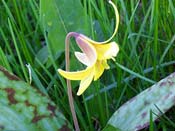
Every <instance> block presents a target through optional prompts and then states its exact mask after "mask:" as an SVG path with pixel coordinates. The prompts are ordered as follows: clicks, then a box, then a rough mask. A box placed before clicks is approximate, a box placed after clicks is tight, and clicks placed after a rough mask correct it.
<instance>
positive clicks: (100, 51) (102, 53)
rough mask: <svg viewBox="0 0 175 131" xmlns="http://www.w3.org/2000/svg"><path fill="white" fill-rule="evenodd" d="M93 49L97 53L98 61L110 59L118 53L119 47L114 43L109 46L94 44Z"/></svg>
mask: <svg viewBox="0 0 175 131" xmlns="http://www.w3.org/2000/svg"><path fill="white" fill-rule="evenodd" d="M94 47H95V49H96V51H97V55H98V56H97V57H98V58H97V59H98V60H104V59H111V58H113V57H115V56H116V55H117V53H118V52H119V47H118V45H117V43H115V42H111V43H109V44H98V45H97V44H96V45H94Z"/></svg>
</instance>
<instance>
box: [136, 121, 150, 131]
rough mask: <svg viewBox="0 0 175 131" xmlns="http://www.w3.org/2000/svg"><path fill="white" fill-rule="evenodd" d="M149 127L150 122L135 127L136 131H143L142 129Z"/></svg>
mask: <svg viewBox="0 0 175 131" xmlns="http://www.w3.org/2000/svg"><path fill="white" fill-rule="evenodd" d="M147 126H149V122H147V123H145V124H143V125H138V126H136V127H135V129H136V130H137V131H138V130H141V129H143V128H145V127H147Z"/></svg>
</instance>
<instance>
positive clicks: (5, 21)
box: [0, 0, 175, 131]
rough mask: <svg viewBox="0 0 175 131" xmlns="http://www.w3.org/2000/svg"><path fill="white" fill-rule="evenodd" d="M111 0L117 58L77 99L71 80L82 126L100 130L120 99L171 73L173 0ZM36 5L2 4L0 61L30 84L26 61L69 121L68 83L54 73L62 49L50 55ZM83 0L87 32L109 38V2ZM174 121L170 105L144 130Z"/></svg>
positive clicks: (18, 0) (14, 1)
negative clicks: (117, 21)
mask: <svg viewBox="0 0 175 131" xmlns="http://www.w3.org/2000/svg"><path fill="white" fill-rule="evenodd" d="M57 2H58V1H57ZM114 2H115V4H116V5H117V7H118V9H119V12H120V25H119V29H118V33H117V35H116V37H115V38H114V40H115V41H116V42H117V43H118V44H119V46H120V52H119V54H118V56H117V57H116V62H112V61H110V62H109V65H110V66H111V69H110V70H107V71H105V73H104V74H103V76H102V77H101V78H100V80H98V81H97V82H94V83H93V84H92V85H91V86H90V87H89V88H88V90H87V91H86V92H85V94H84V95H82V96H80V97H78V96H76V95H75V94H76V91H77V87H78V83H77V82H73V85H74V86H73V94H74V98H75V108H76V112H77V116H78V120H79V124H80V127H81V129H82V130H100V129H102V128H103V127H104V126H105V124H106V123H107V121H108V119H109V118H110V116H111V115H112V114H113V112H114V111H115V110H116V109H117V108H118V107H120V106H121V105H122V104H123V103H124V102H126V101H127V100H129V99H130V98H132V97H133V96H135V95H137V94H138V93H139V92H141V91H142V90H144V89H146V88H148V87H149V86H150V85H152V84H153V83H155V82H156V81H159V80H160V79H162V78H164V77H165V76H167V75H168V74H170V73H172V72H173V71H174V65H175V55H174V53H175V44H174V43H175V28H174V27H175V1H174V0H162V1H158V0H136V1H135V0H130V1H123V0H114ZM39 3H40V2H39V1H35V0H29V1H25V0H22V1H21V0H12V1H5V0H2V1H1V2H0V17H1V19H0V25H1V27H0V65H2V66H4V67H5V68H7V69H8V70H9V71H10V72H13V73H14V74H16V75H18V76H19V77H20V78H21V79H23V80H24V81H26V82H28V83H30V74H29V72H28V69H27V67H26V64H30V68H31V71H32V73H31V76H32V85H33V86H36V87H37V88H38V89H40V90H41V91H42V92H43V93H45V94H46V95H48V96H49V97H50V98H51V99H52V100H53V101H54V102H55V103H56V104H57V106H58V107H59V108H60V110H61V111H62V112H63V114H64V115H65V116H66V118H67V119H68V120H69V121H70V122H72V118H71V114H70V110H69V104H68V100H67V93H66V90H67V88H66V84H65V81H64V79H63V78H62V77H60V76H59V75H58V73H57V68H58V67H59V68H64V66H65V64H64V63H65V62H64V52H59V53H58V56H57V57H56V58H55V57H54V56H53V54H52V50H51V49H50V44H49V41H48V39H47V34H46V32H43V31H42V28H41V26H42V25H40V19H39V11H40V9H39V7H40V6H39ZM81 3H82V6H83V9H84V10H82V11H84V12H85V14H86V17H85V19H86V20H87V22H86V23H85V24H86V25H87V26H85V27H88V25H90V28H88V29H87V30H88V31H90V33H89V32H86V34H87V35H89V36H91V37H92V38H93V39H95V40H98V41H102V40H105V39H107V38H108V37H110V35H111V34H112V32H113V29H114V24H115V19H114V12H113V10H112V9H111V7H110V6H109V5H108V3H107V2H106V1H103V0H98V1H96V0H81ZM67 13H69V12H67ZM88 33H89V34H88ZM57 35H58V39H59V34H57ZM63 44H64V43H63ZM75 49H76V47H74V48H73V49H72V51H74V50H75ZM72 60H73V59H72ZM74 63H75V62H74ZM75 67H76V68H78V66H77V65H74V68H75ZM150 120H151V118H150ZM167 120H168V122H167ZM174 125H175V109H174V108H172V109H171V111H169V112H167V113H166V114H165V115H164V116H162V117H161V118H160V121H159V122H155V123H153V122H152V121H150V127H149V128H148V129H144V130H161V129H162V130H164V131H166V130H173V129H174Z"/></svg>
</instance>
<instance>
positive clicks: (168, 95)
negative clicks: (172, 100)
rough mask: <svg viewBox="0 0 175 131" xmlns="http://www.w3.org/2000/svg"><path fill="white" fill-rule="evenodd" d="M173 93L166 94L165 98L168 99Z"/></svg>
mask: <svg viewBox="0 0 175 131" xmlns="http://www.w3.org/2000/svg"><path fill="white" fill-rule="evenodd" d="M171 95H172V92H170V93H168V94H167V95H165V97H164V99H165V100H166V99H168V97H170V96H171Z"/></svg>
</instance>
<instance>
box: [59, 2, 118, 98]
mask: <svg viewBox="0 0 175 131" xmlns="http://www.w3.org/2000/svg"><path fill="white" fill-rule="evenodd" d="M109 3H110V4H111V5H112V6H113V8H114V11H115V17H116V25H115V30H114V33H113V35H112V36H111V37H110V38H109V39H108V40H106V41H104V42H96V41H94V40H91V39H90V38H88V37H86V36H85V35H83V34H79V33H76V32H70V33H68V35H67V36H66V55H67V57H68V59H69V56H68V54H69V53H68V52H69V49H68V43H69V40H70V38H71V37H74V38H75V40H76V43H77V45H78V46H79V48H80V49H81V51H82V52H75V56H76V58H77V59H78V60H79V61H80V62H81V63H82V64H84V65H85V66H87V67H86V69H84V70H81V71H71V72H70V71H68V70H66V71H64V70H62V69H58V72H59V73H60V74H61V75H62V76H63V77H65V78H66V79H68V80H80V81H81V82H80V86H79V89H78V92H77V95H81V94H82V93H83V92H84V91H85V90H86V89H87V88H88V86H89V85H90V83H91V82H92V81H93V80H94V81H96V80H97V79H99V77H100V76H101V75H102V74H103V72H104V70H105V69H109V68H110V67H109V65H108V63H107V60H109V59H112V60H115V59H114V57H116V56H117V54H118V52H119V47H118V45H117V43H116V42H110V41H111V39H112V38H113V37H114V36H115V34H116V33H117V29H118V25H119V14H118V10H117V8H116V6H115V5H114V3H112V1H109ZM67 63H69V62H68V61H67Z"/></svg>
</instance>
